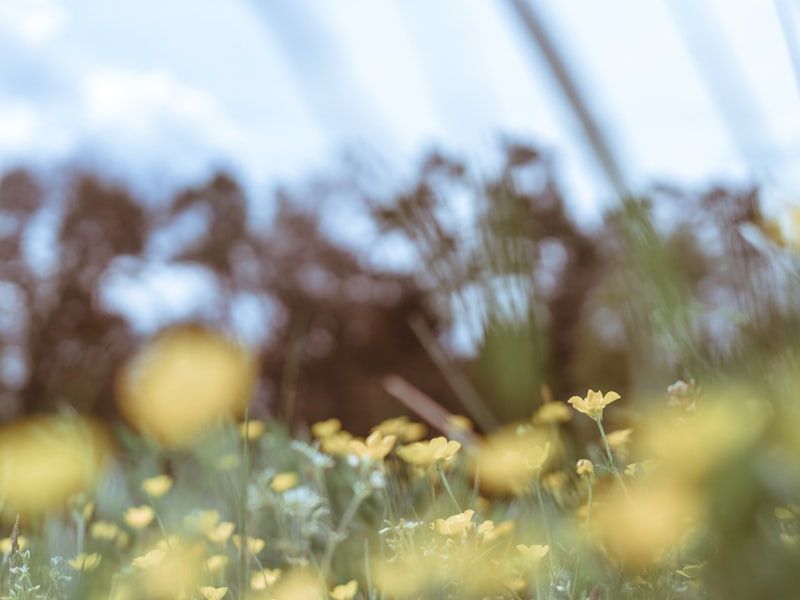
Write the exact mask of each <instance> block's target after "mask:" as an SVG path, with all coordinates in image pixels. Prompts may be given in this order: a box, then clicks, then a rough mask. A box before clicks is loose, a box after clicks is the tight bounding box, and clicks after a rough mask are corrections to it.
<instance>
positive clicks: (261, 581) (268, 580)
mask: <svg viewBox="0 0 800 600" xmlns="http://www.w3.org/2000/svg"><path fill="white" fill-rule="evenodd" d="M280 576H281V570H280V569H262V570H261V571H256V572H254V573H253V574H252V575H251V576H250V588H251V589H253V590H265V589H267V587H269V586H272V585H275V582H276V581H278V579H280Z"/></svg>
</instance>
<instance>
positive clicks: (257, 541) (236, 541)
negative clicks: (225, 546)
mask: <svg viewBox="0 0 800 600" xmlns="http://www.w3.org/2000/svg"><path fill="white" fill-rule="evenodd" d="M264 543H265V542H264V540H262V539H261V538H253V537H248V538H247V553H248V554H258V553H259V552H261V551H262V550H263V549H264ZM233 545H234V546H236V548H237V549H238V548H241V547H242V538H241V536H239V535H235V536H233Z"/></svg>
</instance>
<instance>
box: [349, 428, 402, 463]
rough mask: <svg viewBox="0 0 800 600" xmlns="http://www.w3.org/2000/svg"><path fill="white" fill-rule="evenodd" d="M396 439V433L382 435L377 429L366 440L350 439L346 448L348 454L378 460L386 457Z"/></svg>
mask: <svg viewBox="0 0 800 600" xmlns="http://www.w3.org/2000/svg"><path fill="white" fill-rule="evenodd" d="M395 441H397V436H396V435H387V436H383V435H381V433H380V432H379V431H373V432H372V433H370V434H369V437H367V439H366V440H364V441H361V440H350V443H349V444H348V450H349V452H350V454H355V455H356V456H357V457H359V458H361V459H368V460H372V461H376V462H377V461H379V460H383V459H384V458H386V455H387V454H389V452H391V451H392V448H394V443H395Z"/></svg>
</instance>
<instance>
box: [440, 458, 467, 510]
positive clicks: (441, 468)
mask: <svg viewBox="0 0 800 600" xmlns="http://www.w3.org/2000/svg"><path fill="white" fill-rule="evenodd" d="M439 477H441V478H442V483H443V484H444V489H446V490H447V493H448V494H449V495H450V499H451V500H452V501H453V504H455V505H456V510H457V511H458V512H464V511H462V510H461V505H460V504H459V503H458V500H456V496H455V494H453V490H452V489H451V488H450V483H449V482H448V481H447V476H446V475H445V474H444V468H443V467H442V465H441V464H439Z"/></svg>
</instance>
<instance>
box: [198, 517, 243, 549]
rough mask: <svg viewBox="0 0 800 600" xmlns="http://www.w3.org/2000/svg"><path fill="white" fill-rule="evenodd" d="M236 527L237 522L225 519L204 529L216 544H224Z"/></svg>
mask: <svg viewBox="0 0 800 600" xmlns="http://www.w3.org/2000/svg"><path fill="white" fill-rule="evenodd" d="M234 529H236V524H235V523H232V522H231V521H223V522H222V523H219V524H217V525H215V526H214V527H210V528H208V529H207V530H205V531H204V533H205V534H206V537H207V538H208V539H209V540H210V541H212V542H214V543H215V544H224V543H225V542H226V540H227V539H228V538H229V537H231V534H232V533H233V530H234Z"/></svg>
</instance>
